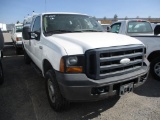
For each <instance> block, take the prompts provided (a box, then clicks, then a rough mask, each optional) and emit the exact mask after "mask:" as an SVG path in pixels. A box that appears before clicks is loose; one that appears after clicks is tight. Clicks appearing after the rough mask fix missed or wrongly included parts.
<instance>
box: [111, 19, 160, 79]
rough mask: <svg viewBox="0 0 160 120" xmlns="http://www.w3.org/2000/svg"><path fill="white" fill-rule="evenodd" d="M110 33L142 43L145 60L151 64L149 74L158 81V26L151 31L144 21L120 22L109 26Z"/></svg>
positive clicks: (159, 44) (159, 57)
mask: <svg viewBox="0 0 160 120" xmlns="http://www.w3.org/2000/svg"><path fill="white" fill-rule="evenodd" d="M111 32H113V33H119V34H124V35H129V36H131V37H134V38H136V39H138V40H140V41H142V42H143V43H144V44H145V45H146V47H147V53H146V55H147V59H148V61H149V62H151V69H150V71H151V74H152V76H153V77H154V78H156V79H157V80H160V36H159V35H158V34H160V26H156V28H155V29H154V30H153V28H152V26H151V23H150V22H148V21H145V20H120V21H118V22H115V23H113V24H112V25H111Z"/></svg>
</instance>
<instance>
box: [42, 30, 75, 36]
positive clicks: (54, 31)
mask: <svg viewBox="0 0 160 120" xmlns="http://www.w3.org/2000/svg"><path fill="white" fill-rule="evenodd" d="M71 32H74V31H70V30H52V31H47V32H45V34H51V35H52V34H55V33H71Z"/></svg>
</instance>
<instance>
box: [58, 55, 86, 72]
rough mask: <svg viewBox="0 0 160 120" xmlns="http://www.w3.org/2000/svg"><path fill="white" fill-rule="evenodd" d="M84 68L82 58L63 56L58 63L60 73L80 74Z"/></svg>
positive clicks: (80, 56)
mask: <svg viewBox="0 0 160 120" xmlns="http://www.w3.org/2000/svg"><path fill="white" fill-rule="evenodd" d="M83 66H84V56H83V55H77V56H64V57H62V58H61V61H60V72H65V73H82V72H83Z"/></svg>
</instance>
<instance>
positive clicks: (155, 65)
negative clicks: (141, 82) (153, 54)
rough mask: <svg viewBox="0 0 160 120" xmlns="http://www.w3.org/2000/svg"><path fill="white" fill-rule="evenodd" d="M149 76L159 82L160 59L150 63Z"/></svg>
mask: <svg viewBox="0 0 160 120" xmlns="http://www.w3.org/2000/svg"><path fill="white" fill-rule="evenodd" d="M151 74H152V76H153V77H154V78H155V79H157V80H160V58H155V59H154V60H153V61H152V62H151Z"/></svg>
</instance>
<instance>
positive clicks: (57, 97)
mask: <svg viewBox="0 0 160 120" xmlns="http://www.w3.org/2000/svg"><path fill="white" fill-rule="evenodd" d="M46 92H47V96H48V100H49V103H50V105H51V107H52V108H53V109H54V110H55V111H57V112H59V111H63V110H65V109H66V108H68V107H69V101H67V100H66V99H65V98H64V97H63V96H62V95H61V92H60V89H59V85H58V83H57V80H56V76H55V73H54V71H53V70H49V71H48V72H47V73H46Z"/></svg>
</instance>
